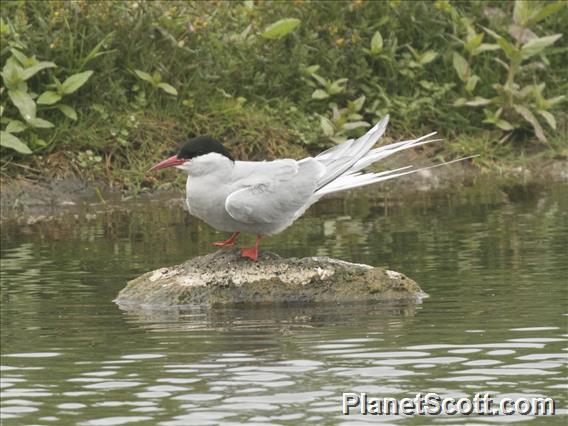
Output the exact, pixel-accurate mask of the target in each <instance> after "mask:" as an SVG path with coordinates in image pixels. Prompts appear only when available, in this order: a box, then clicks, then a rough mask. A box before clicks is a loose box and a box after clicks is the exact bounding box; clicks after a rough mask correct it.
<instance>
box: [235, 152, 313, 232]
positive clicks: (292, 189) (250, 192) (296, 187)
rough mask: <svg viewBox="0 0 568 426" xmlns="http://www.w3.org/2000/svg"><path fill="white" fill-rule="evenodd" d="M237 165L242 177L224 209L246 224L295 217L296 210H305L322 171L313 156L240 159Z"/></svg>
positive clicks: (280, 220)
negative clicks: (241, 160)
mask: <svg viewBox="0 0 568 426" xmlns="http://www.w3.org/2000/svg"><path fill="white" fill-rule="evenodd" d="M238 167H240V171H239V172H238V173H239V174H240V175H241V176H242V178H240V179H238V180H237V181H236V182H235V189H234V191H233V192H231V194H229V196H228V197H227V199H226V200H225V210H226V211H227V213H228V214H229V215H230V216H231V217H232V218H233V219H235V220H237V221H239V222H243V223H247V224H255V223H275V224H277V223H282V222H285V221H291V220H294V219H295V218H296V217H297V213H298V212H301V213H303V211H304V210H305V206H306V205H307V203H308V202H309V201H310V199H311V198H312V196H313V194H314V191H315V189H316V186H317V181H318V179H319V177H320V176H321V175H322V173H323V172H324V167H323V166H322V165H321V164H319V163H318V162H317V161H315V160H314V159H313V158H306V159H304V160H301V161H295V160H277V161H271V162H266V163H252V162H251V163H249V162H241V163H240V164H239V165H238ZM301 213H300V214H301Z"/></svg>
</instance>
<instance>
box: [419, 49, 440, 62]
mask: <svg viewBox="0 0 568 426" xmlns="http://www.w3.org/2000/svg"><path fill="white" fill-rule="evenodd" d="M437 57H438V54H437V53H436V52H434V51H433V50H428V51H426V52H424V53H423V54H422V55H420V59H419V61H418V62H420V65H426V64H429V63H430V62H432V61H433V60H434V59H436V58H437Z"/></svg>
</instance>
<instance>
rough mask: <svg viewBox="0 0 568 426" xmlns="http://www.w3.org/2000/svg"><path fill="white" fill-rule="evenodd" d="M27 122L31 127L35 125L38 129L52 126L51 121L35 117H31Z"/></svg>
mask: <svg viewBox="0 0 568 426" xmlns="http://www.w3.org/2000/svg"><path fill="white" fill-rule="evenodd" d="M28 123H30V125H31V126H33V127H37V128H38V129H49V128H51V127H53V123H51V122H50V121H47V120H44V119H43V118H37V117H36V118H32V119H31V120H30V121H28Z"/></svg>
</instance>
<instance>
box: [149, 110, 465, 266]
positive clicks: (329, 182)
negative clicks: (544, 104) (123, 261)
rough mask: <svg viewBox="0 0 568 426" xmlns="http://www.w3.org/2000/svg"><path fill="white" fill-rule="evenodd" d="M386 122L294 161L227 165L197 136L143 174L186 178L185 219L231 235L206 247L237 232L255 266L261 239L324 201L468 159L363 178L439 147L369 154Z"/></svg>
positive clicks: (210, 142) (399, 147) (223, 153)
mask: <svg viewBox="0 0 568 426" xmlns="http://www.w3.org/2000/svg"><path fill="white" fill-rule="evenodd" d="M388 121H389V116H388V115H387V116H386V117H384V118H383V119H382V120H381V121H379V122H378V123H377V124H376V125H375V126H374V127H373V128H371V129H370V130H369V131H368V132H367V133H366V134H364V135H363V136H361V137H360V138H358V139H349V140H347V141H345V142H343V143H341V144H339V145H337V146H334V147H332V148H330V149H328V150H327V151H324V152H322V153H321V154H319V155H317V156H315V157H308V158H304V159H302V160H292V159H282V160H274V161H235V160H234V159H233V157H232V156H231V154H230V153H229V151H227V149H226V148H225V147H224V146H223V145H222V144H221V143H220V142H218V141H217V140H215V139H213V138H212V137H210V136H199V137H196V138H192V139H189V140H188V141H187V142H186V143H185V144H183V145H182V147H181V149H180V150H179V152H178V153H177V154H176V155H174V156H172V157H170V158H168V159H166V160H164V161H162V162H160V163H158V164H156V165H154V166H153V167H152V168H151V169H150V171H154V170H160V169H164V168H167V167H176V168H177V169H180V170H183V171H184V172H185V173H187V175H188V177H187V183H186V203H187V207H188V209H189V213H190V214H191V215H193V216H196V217H197V218H199V219H201V220H203V221H204V222H206V223H207V224H209V225H210V226H212V227H213V228H215V229H217V230H220V231H225V232H231V233H232V235H231V236H230V237H229V238H228V239H227V240H224V241H218V242H215V243H212V244H213V245H215V246H219V247H223V246H231V245H233V244H234V243H235V242H236V239H237V237H238V235H239V234H240V233H241V232H243V233H247V234H255V235H256V242H255V245H254V246H253V247H248V248H241V255H242V256H243V257H246V258H249V259H251V260H253V261H256V260H257V258H258V246H259V243H260V240H261V238H262V237H263V236H266V235H274V234H278V233H279V232H282V231H283V230H284V229H286V228H287V227H289V226H290V225H291V224H292V223H294V221H296V219H298V218H299V217H300V216H302V215H303V214H304V213H305V211H306V210H307V209H308V208H309V207H310V206H311V205H312V204H314V203H316V202H317V201H318V200H320V199H321V198H322V197H323V196H324V195H328V194H332V193H336V192H341V191H346V190H349V189H353V188H358V187H361V186H365V185H370V184H373V183H377V182H383V181H386V180H390V179H394V178H397V177H400V176H404V175H408V174H411V173H416V172H418V171H420V170H424V169H428V168H432V167H437V166H440V165H444V164H450V163H453V162H456V161H461V160H465V159H467V158H471V157H466V158H460V159H458V160H453V161H449V162H445V163H441V164H437V165H435V166H430V167H424V168H420V169H414V168H413V166H406V167H401V168H397V169H393V170H386V171H381V172H363V169H365V168H366V167H368V166H370V165H371V164H373V163H375V162H377V161H379V160H382V159H384V158H386V157H388V156H390V155H392V154H394V153H396V152H399V151H403V150H406V149H411V148H414V147H417V146H420V145H423V144H427V143H431V142H435V141H439V140H440V139H431V137H432V136H433V135H435V134H436V132H434V133H430V134H428V135H425V136H423V137H420V138H418V139H412V140H406V141H402V142H397V143H392V144H389V145H385V146H380V147H377V148H374V146H375V145H376V144H377V142H378V141H379V139H381V137H382V136H383V134H384V133H385V130H386V127H387V124H388Z"/></svg>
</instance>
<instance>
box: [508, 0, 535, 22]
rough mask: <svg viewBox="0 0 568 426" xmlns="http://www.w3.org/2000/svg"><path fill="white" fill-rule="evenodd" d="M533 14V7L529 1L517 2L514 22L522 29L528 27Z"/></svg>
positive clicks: (514, 10) (521, 0) (518, 0)
mask: <svg viewBox="0 0 568 426" xmlns="http://www.w3.org/2000/svg"><path fill="white" fill-rule="evenodd" d="M531 12H532V10H531V5H530V4H529V2H528V1H523V0H516V1H515V8H514V9H513V22H515V24H518V25H520V26H521V27H524V26H526V24H527V22H528V20H529V18H530V16H531Z"/></svg>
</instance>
